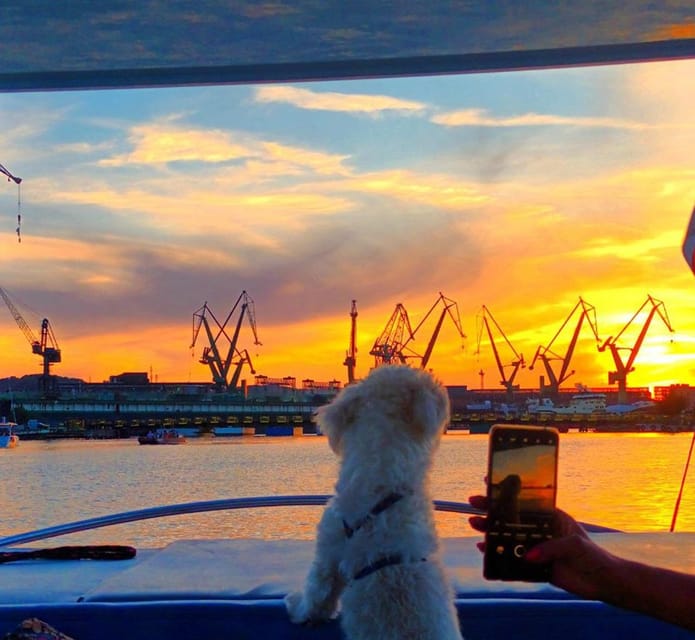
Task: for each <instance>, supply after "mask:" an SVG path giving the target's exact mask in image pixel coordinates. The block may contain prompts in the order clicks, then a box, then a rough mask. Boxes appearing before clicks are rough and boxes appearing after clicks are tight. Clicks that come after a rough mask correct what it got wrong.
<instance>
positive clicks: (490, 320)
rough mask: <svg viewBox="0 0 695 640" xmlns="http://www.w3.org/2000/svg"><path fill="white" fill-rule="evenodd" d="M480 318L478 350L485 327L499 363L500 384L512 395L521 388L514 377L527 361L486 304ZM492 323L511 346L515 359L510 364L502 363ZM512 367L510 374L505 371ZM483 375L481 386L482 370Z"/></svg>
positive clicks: (496, 360) (508, 345)
mask: <svg viewBox="0 0 695 640" xmlns="http://www.w3.org/2000/svg"><path fill="white" fill-rule="evenodd" d="M479 318H480V323H479V325H478V346H477V350H476V352H477V353H478V354H480V345H481V343H482V340H483V329H484V330H485V331H486V332H487V336H488V339H489V340H490V346H491V347H492V353H493V355H494V356H495V362H496V363H497V370H498V371H499V374H500V377H501V380H500V384H501V385H502V386H503V387H504V388H505V389H506V390H507V395H508V396H510V397H511V396H512V394H513V392H514V391H516V390H518V389H519V385H518V384H517V385H515V384H514V379H515V378H516V375H517V373H518V372H519V369H523V368H524V367H525V366H526V363H525V362H524V356H523V355H521V354H519V353H517V351H516V349H515V348H514V347H513V346H512V343H511V342H510V341H509V338H507V336H506V334H505V333H504V331H502V328H501V327H500V325H499V324H498V323H497V320H495V318H494V316H493V315H492V313H491V312H490V309H488V308H487V307H486V306H485V305H483V307H482V310H481V313H480V315H479ZM490 325H492V326H493V327H494V328H495V329H496V330H497V333H498V334H499V335H500V336H501V337H502V339H503V340H504V342H505V343H506V345H507V347H509V350H510V351H511V352H512V354H513V359H512V361H511V362H510V363H509V364H503V363H502V358H501V357H500V353H499V350H498V349H497V344H496V343H495V338H494V337H493V332H492V327H491V326H490ZM508 367H511V368H512V370H511V373H510V374H509V376H507V374H506V372H505V368H508ZM480 375H481V387H482V376H483V372H482V370H481V371H480Z"/></svg>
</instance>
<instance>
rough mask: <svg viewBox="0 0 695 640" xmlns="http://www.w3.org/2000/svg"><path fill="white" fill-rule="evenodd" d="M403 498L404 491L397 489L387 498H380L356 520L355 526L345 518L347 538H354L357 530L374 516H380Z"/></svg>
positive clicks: (344, 525) (344, 524) (344, 527)
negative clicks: (399, 491) (397, 490)
mask: <svg viewBox="0 0 695 640" xmlns="http://www.w3.org/2000/svg"><path fill="white" fill-rule="evenodd" d="M402 498H403V494H402V493H396V492H395V491H393V492H391V493H389V494H388V495H387V496H386V497H385V498H383V499H382V500H379V502H377V503H376V504H375V505H374V506H373V507H372V508H371V510H370V511H369V513H368V514H367V515H366V516H364V517H363V518H360V519H359V520H358V521H357V522H355V524H354V526H352V527H351V526H350V525H349V524H348V523H347V521H346V520H343V529H345V536H346V537H347V538H352V536H353V535H354V534H355V531H357V530H358V529H360V528H361V527H363V526H364V525H365V524H366V523H367V522H369V520H371V518H372V517H373V516H378V515H379V514H380V513H381V512H382V511H386V509H388V508H389V507H391V506H393V505H394V504H396V502H398V501H399V500H401V499H402Z"/></svg>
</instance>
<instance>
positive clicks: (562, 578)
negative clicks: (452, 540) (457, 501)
mask: <svg viewBox="0 0 695 640" xmlns="http://www.w3.org/2000/svg"><path fill="white" fill-rule="evenodd" d="M469 502H470V504H471V506H473V507H475V508H476V509H482V510H487V508H488V500H487V498H486V497H485V496H480V495H476V496H471V497H470V498H469ZM468 521H469V523H470V525H471V527H473V528H474V529H475V530H476V531H481V532H485V530H486V527H487V518H486V517H485V516H471V517H470V518H469V519H468ZM478 548H479V549H480V550H481V551H484V550H485V543H484V542H479V543H478ZM525 559H526V561H527V562H531V563H534V564H546V563H550V564H552V569H551V577H550V582H551V584H554V585H555V586H557V587H560V588H561V589H565V590H566V591H570V592H572V593H575V594H577V595H579V596H581V597H583V598H590V599H604V598H605V597H606V594H605V590H606V585H605V580H604V574H605V572H606V571H607V570H608V568H609V567H611V565H612V564H614V563H615V561H616V558H615V557H614V556H612V555H611V554H609V553H608V552H607V551H605V550H604V549H602V548H601V547H599V546H598V545H597V544H595V543H594V542H592V540H591V539H590V538H589V536H588V534H587V533H586V531H585V530H584V529H583V527H582V526H581V525H580V524H579V523H578V522H577V521H576V520H575V519H574V518H572V516H570V515H569V514H567V513H565V512H564V511H562V510H560V509H556V510H555V517H554V519H553V539H552V540H548V541H547V542H543V543H541V544H539V545H537V546H535V547H532V548H531V549H529V551H528V552H527V553H526V556H525Z"/></svg>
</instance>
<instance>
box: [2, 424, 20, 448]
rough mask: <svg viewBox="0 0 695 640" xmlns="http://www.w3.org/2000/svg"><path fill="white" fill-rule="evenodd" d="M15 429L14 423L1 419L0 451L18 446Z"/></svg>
mask: <svg viewBox="0 0 695 640" xmlns="http://www.w3.org/2000/svg"><path fill="white" fill-rule="evenodd" d="M16 428H17V423H16V422H8V421H7V420H6V419H5V418H3V419H2V421H1V422H0V449H14V448H15V447H16V446H17V445H18V444H19V436H18V435H17V434H16V433H15V429H16Z"/></svg>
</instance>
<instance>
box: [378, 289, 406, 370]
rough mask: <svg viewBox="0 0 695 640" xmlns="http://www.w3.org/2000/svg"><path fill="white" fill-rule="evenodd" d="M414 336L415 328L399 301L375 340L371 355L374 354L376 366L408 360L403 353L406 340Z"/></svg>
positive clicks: (402, 362) (403, 362)
mask: <svg viewBox="0 0 695 640" xmlns="http://www.w3.org/2000/svg"><path fill="white" fill-rule="evenodd" d="M412 338H413V329H412V327H411V326H410V319H409V318H408V312H407V311H406V308H405V307H404V306H403V305H402V304H401V303H400V302H399V303H398V304H397V305H396V308H395V309H394V310H393V313H392V314H391V317H390V318H389V320H388V322H387V323H386V327H385V328H384V330H383V331H382V332H381V335H380V336H379V337H378V338H377V339H376V341H375V342H374V346H372V348H371V350H370V351H369V355H371V356H374V366H375V367H379V366H381V365H382V364H394V363H401V364H405V363H406V362H407V360H406V358H407V356H406V355H405V354H404V353H403V349H404V348H405V345H406V342H408V341H410V340H411V339H412Z"/></svg>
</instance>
